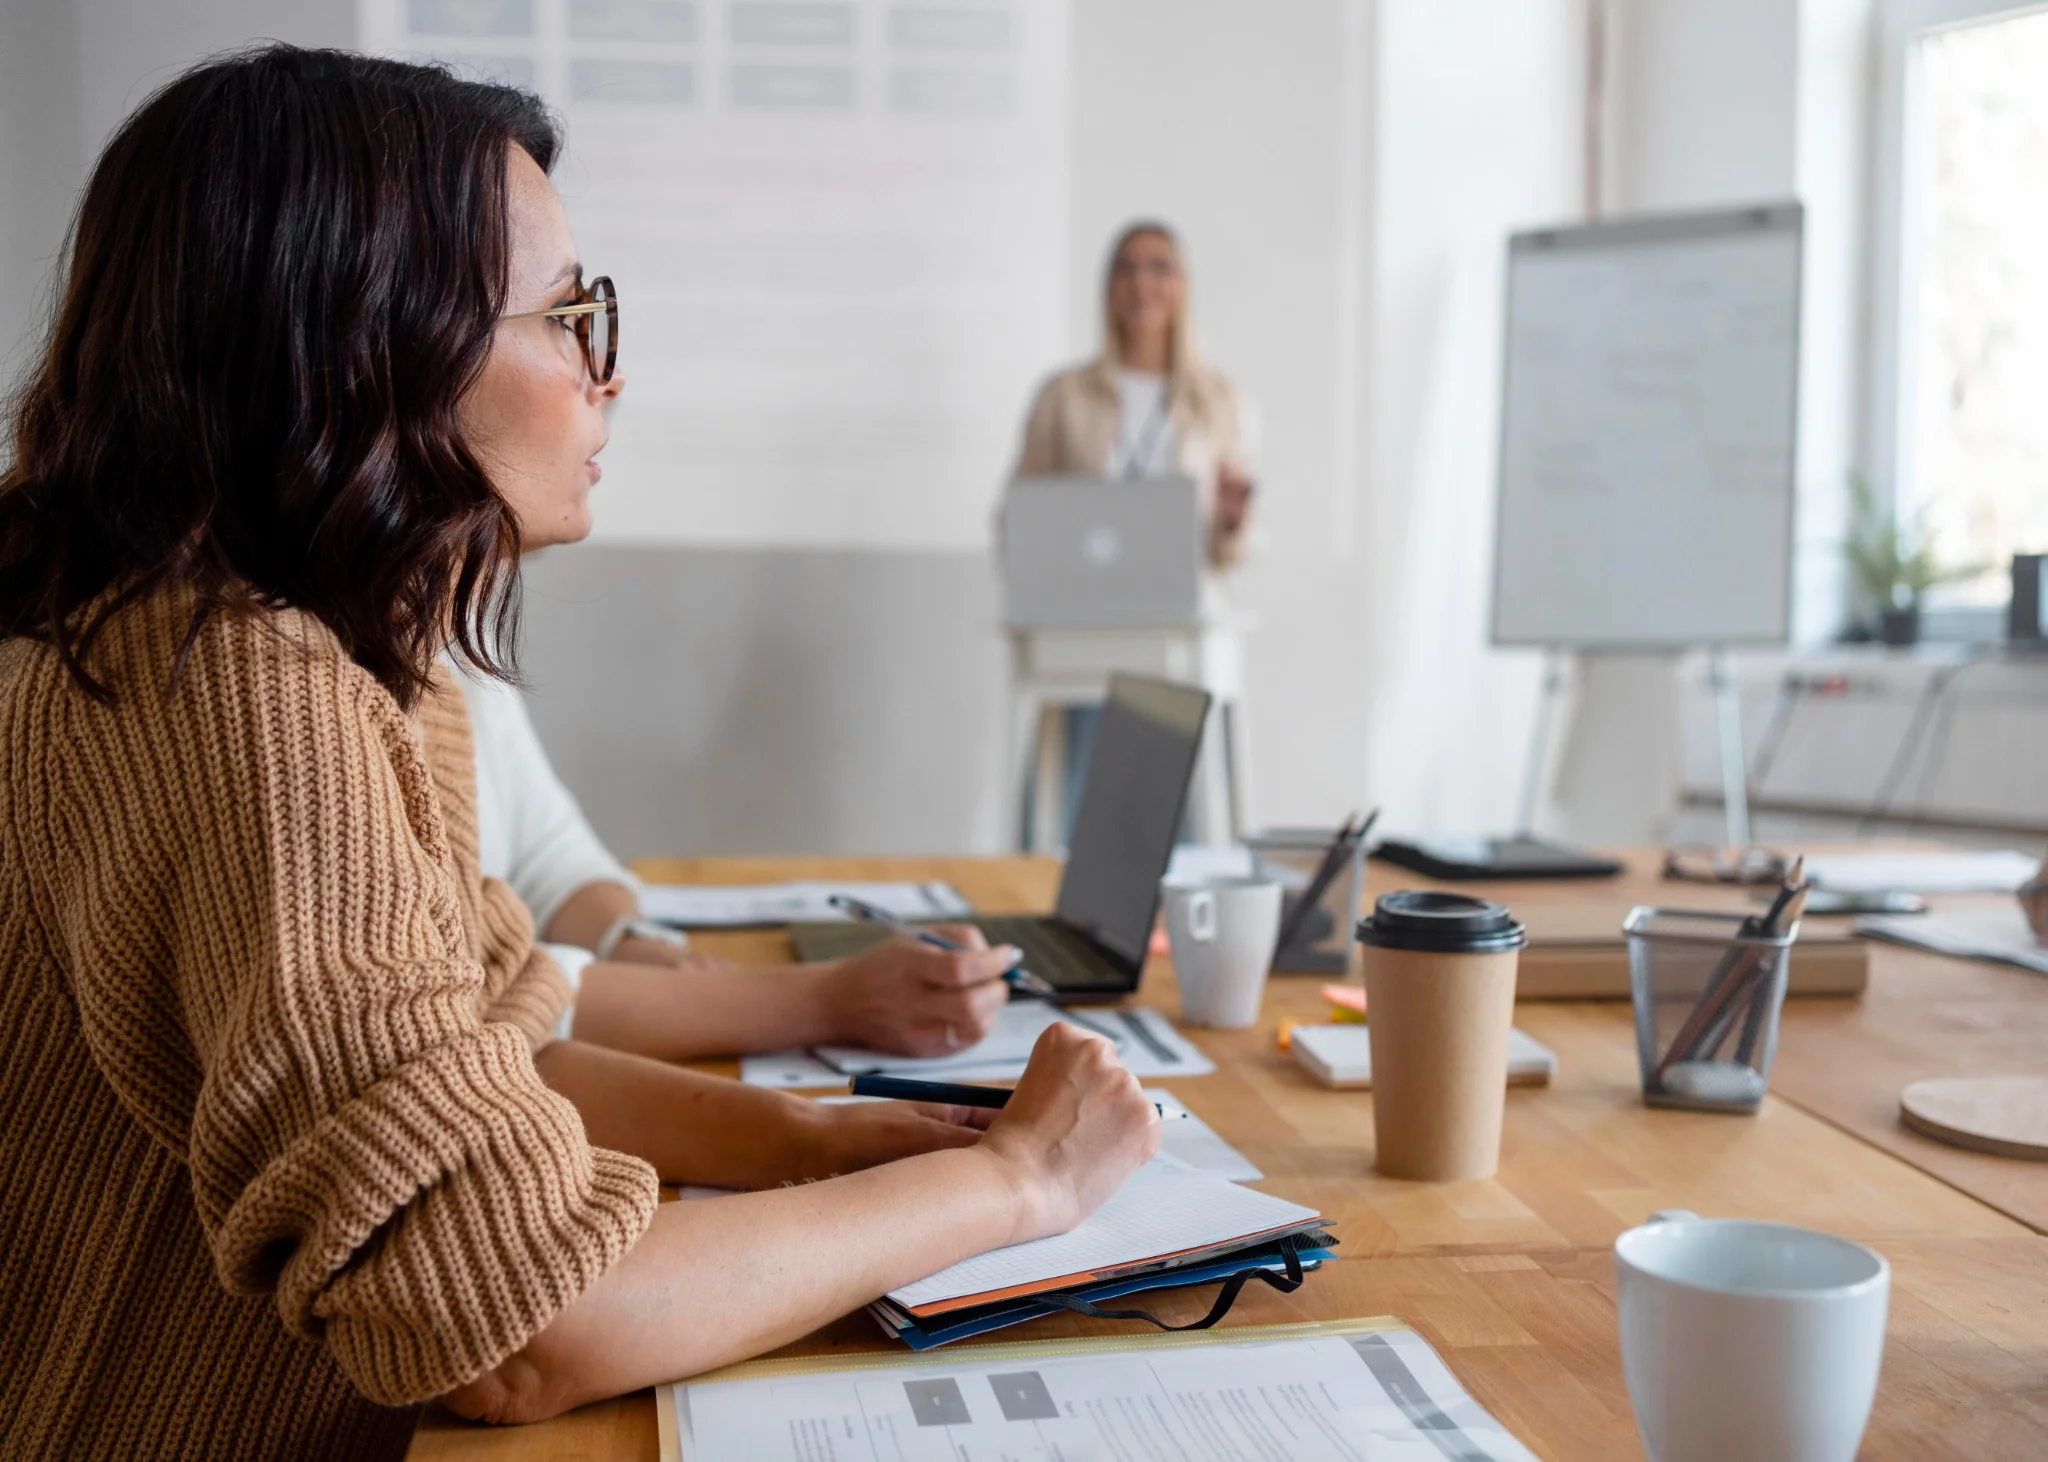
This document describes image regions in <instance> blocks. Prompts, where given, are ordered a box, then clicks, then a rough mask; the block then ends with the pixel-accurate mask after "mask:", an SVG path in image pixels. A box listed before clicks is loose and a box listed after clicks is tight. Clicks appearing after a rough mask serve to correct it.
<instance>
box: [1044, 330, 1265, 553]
mask: <svg viewBox="0 0 2048 1462" xmlns="http://www.w3.org/2000/svg"><path fill="white" fill-rule="evenodd" d="M1170 409H1171V412H1172V416H1173V440H1174V457H1175V465H1176V466H1178V467H1179V469H1180V470H1181V471H1182V472H1185V473H1186V474H1187V475H1188V476H1190V477H1192V478H1194V480H1195V481H1196V482H1197V483H1198V484H1199V485H1200V487H1201V491H1202V499H1203V504H1204V506H1203V519H1204V521H1205V522H1206V523H1208V525H1209V528H1208V534H1209V562H1210V564H1211V565H1212V566H1214V567H1215V568H1218V569H1227V568H1229V567H1230V566H1231V565H1232V564H1234V563H1236V562H1237V561H1238V559H1239V558H1240V557H1242V556H1243V553H1244V543H1243V539H1244V530H1243V526H1242V525H1240V526H1239V528H1238V531H1236V532H1234V533H1225V532H1223V531H1221V530H1220V529H1218V528H1217V527H1216V521H1215V501H1216V469H1217V468H1218V467H1219V466H1220V465H1222V464H1223V463H1225V462H1231V463H1234V464H1235V465H1236V466H1238V467H1239V468H1240V469H1243V470H1245V471H1250V470H1251V463H1250V462H1249V461H1248V460H1247V456H1248V453H1247V444H1246V440H1245V437H1246V432H1245V421H1244V416H1245V413H1244V407H1243V404H1242V403H1241V402H1240V401H1239V399H1238V394H1237V389H1236V388H1235V387H1234V386H1232V385H1231V384H1230V382H1229V381H1228V380H1226V379H1224V377H1223V375H1222V373H1221V372H1219V371H1217V370H1215V369H1213V368H1212V367H1210V366H1207V365H1198V366H1196V367H1195V368H1194V370H1193V371H1191V372H1190V373H1189V375H1188V377H1187V378H1186V379H1182V380H1176V381H1175V382H1174V385H1173V399H1172V404H1171V408H1170ZM1122 416H1123V407H1122V403H1121V402H1120V401H1119V399H1118V397H1117V391H1116V374H1115V371H1114V369H1113V368H1112V367H1111V366H1110V365H1109V363H1108V362H1107V361H1103V360H1094V361H1090V362H1089V363H1088V364H1086V365H1080V366H1075V367H1073V368H1072V369H1071V370H1064V371H1061V372H1060V373H1059V374H1058V375H1056V376H1054V377H1052V378H1051V379H1050V380H1048V381H1047V382H1046V383H1045V384H1044V385H1043V386H1041V387H1039V388H1038V396H1037V399H1036V400H1034V401H1033V402H1032V403H1031V414H1030V415H1029V416H1027V417H1026V418H1025V420H1024V448H1023V450H1022V451H1021V452H1020V453H1019V454H1018V457H1017V466H1016V468H1015V470H1014V471H1012V472H1011V474H1010V476H1011V478H1012V479H1015V478H1019V477H1047V476H1056V475H1065V474H1100V473H1101V472H1102V471H1103V470H1104V468H1105V467H1106V466H1107V465H1108V463H1109V458H1110V453H1111V452H1112V451H1114V450H1115V447H1116V434H1117V429H1118V427H1119V426H1120V425H1121V422H1122Z"/></svg>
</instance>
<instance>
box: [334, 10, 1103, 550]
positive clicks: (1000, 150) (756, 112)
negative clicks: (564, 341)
mask: <svg viewBox="0 0 2048 1462" xmlns="http://www.w3.org/2000/svg"><path fill="white" fill-rule="evenodd" d="M1066 23H1067V22H1066V3H1065V0H936V3H898V0H359V24H360V28H361V42H362V45H363V47H364V48H365V49H367V50H373V51H378V52H382V53H385V54H389V55H395V56H404V57H408V58H414V59H425V58H432V59H435V60H440V61H444V62H447V63H449V64H450V65H452V66H454V67H455V68H456V69H458V70H459V71H461V72H463V73H464V74H468V75H476V76H484V77H490V78H494V79H499V80H505V81H510V82H512V83H515V84H517V85H521V86H525V87H529V88H531V89H533V90H534V91H536V92H538V93H539V94H540V95H541V96H542V97H544V98H545V99H546V100H547V102H548V103H549V105H550V106H551V107H553V108H554V109H555V110H556V112H557V113H558V114H559V115H560V116H561V118H562V119H563V121H564V123H565V124H566V127H567V132H568V143H569V145H568V149H567V152H566V154H565V155H564V157H563V158H562V159H561V161H560V162H559V163H558V165H557V167H556V169H555V184H556V187H557V188H558V189H559V190H560V192H561V194H562V198H563V201H564V202H565V204H566V205H567V207H568V211H569V218H570V222H571V224H572V226H573V227H574V229H575V231H576V237H577V243H578V246H579V248H580V249H581V252H582V255H583V261H584V266H585V271H586V273H587V274H588V275H591V276H595V275H600V274H608V275H610V276H611V278H612V280H613V282H614V284H615V285H616V287H617V289H618V293H619V301H620V318H619V338H620V356H619V366H620V370H621V372H622V374H624V375H625V377H626V380H627V385H626V390H625V393H624V395H623V396H622V398H621V400H620V402H619V405H618V407H617V408H616V415H615V417H614V421H613V432H612V441H611V444H610V446H609V447H608V448H607V449H606V451H605V454H604V456H603V458H602V459H601V460H602V462H603V465H604V469H605V476H604V480H603V482H602V483H601V484H600V485H599V487H598V496H597V497H596V498H595V500H594V503H595V507H596V512H597V524H598V526H597V532H596V535H595V536H596V537H597V538H599V539H605V540H611V541H615V542H643V543H647V542H651V543H673V544H699V545H729V546H767V547H837V548H856V549H901V548H912V549H961V548H978V547H981V546H983V545H984V544H986V542H987V540H988V533H989V523H990V513H991V510H992V507H993V504H994V501H995V497H996V494H997V491H998V489H999V486H1000V484H1001V482H1002V480H1003V478H1004V477H1005V476H1006V474H1007V472H1008V469H1009V466H1010V464H1011V462H1012V460H1013V459H1014V456H1015V453H1016V450H1017V442H1018V438H1019V435H1020V432H1021V428H1022V420H1023V415H1024V411H1025V408H1026V406H1027V405H1028V398H1029V395H1030V392H1031V389H1032V387H1033V385H1034V384H1035V383H1036V382H1037V381H1038V380H1039V379H1040V378H1042V377H1043V376H1044V375H1045V374H1046V373H1047V372H1049V371H1050V370H1052V369H1053V368H1055V367H1056V366H1057V365H1059V364H1061V363H1063V354H1064V348H1065V345H1066V322H1067V277H1066V235H1067V226H1066V200H1067V172H1066V168H1067V156H1066V147H1067V138H1066V123H1065V105H1066V102H1065V88H1066V74H1065V73H1066V54H1067V41H1066Z"/></svg>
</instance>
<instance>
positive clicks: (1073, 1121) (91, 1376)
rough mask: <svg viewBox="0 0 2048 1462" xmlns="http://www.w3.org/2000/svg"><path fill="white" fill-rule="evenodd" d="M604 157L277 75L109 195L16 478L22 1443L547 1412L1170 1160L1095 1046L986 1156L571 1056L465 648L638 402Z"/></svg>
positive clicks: (510, 127)
mask: <svg viewBox="0 0 2048 1462" xmlns="http://www.w3.org/2000/svg"><path fill="white" fill-rule="evenodd" d="M556 146H557V139H556V135H555V132H554V130H553V127H552V126H551V124H550V123H549V121H548V119H547V117H546V116H545V114H544V113H543V112H542V111H540V110H539V108H538V107H537V105H536V104H535V103H534V102H533V101H532V100H531V99H530V98H528V97H526V96H524V95H522V94H520V93H518V92H514V91H510V90H506V89H502V88H497V87H491V86H483V85H477V84H473V83H467V82H461V81H457V80H455V79H453V78H451V77H450V76H448V75H447V74H445V73H443V72H441V71H438V70H434V69H430V68H421V67H414V66H408V65H404V64H401V63H397V62H391V61H377V60H369V59H365V58H362V57H358V56H353V55H349V54H346V53H339V52H309V51H300V50H295V49H291V48H288V47H275V48H270V49H265V50H260V51H255V52H252V53H249V54H246V55H242V56H237V57H231V58H228V59H224V60H220V61H216V62H212V63H208V64H206V65H203V66H200V67H198V68H197V69H195V70H193V71H191V72H189V73H187V74H186V75H185V76H183V77H180V78H179V79H178V80H176V81H174V82H172V83H171V84H170V85H169V86H167V87H166V88H164V89H163V90H162V91H161V92H159V93H158V94H157V95H156V96H154V97H153V98H151V99H150V100H149V101H148V102H147V103H146V104H145V105H144V106H143V107H142V108H141V109H140V110H139V111H138V112H137V113H136V114H135V115H134V116H133V117H132V118H130V120H129V121H128V122H127V123H126V124H125V125H124V126H123V127H122V128H121V130H120V131H119V133H118V134H117V135H116V136H115V138H114V139H113V141H112V142H111V143H110V144H109V146H108V148H107V150H106V152H105V154H104V155H103V156H102V158H101V159H100V161H99V163H98V165H97V166H96V168H95V170H94V173H93V176H92V179H91V181H90V184H89V186H88V188H87V190H86V193H85V197H84V199H83V201H82V203H81V205H80V210H79V214H78V217H77V220H76V222H75V225H74V228H73V232H72V236H71V243H70V254H69V261H68V269H67V273H66V276H65V278H64V281H63V285H62V289H61V295H60V300H59V305H58V310H57V314H56V318H55V320H54V322H53V326H52V329H51V335H50V339H49V344H48V348H47V350H46V352H45V353H44V355H43V357H42V359H41V361H40V363H39V366H38V368H37V369H36V370H35V371H34V372H33V374H32V375H31V377H30V378H29V379H28V381H27V382H26V384H25V386H24V388H23V391H22V394H21V396H20V398H19V400H18V402H17V405H16V408H15V413H14V421H13V438H12V457H11V460H10V461H9V462H8V463H7V464H6V465H5V467H4V469H0V754H4V758H5V764H4V768H0V968H4V971H5V979H4V980H0V1057H4V1059H0V1233H4V1235H5V1241H4V1242H0V1453H4V1454H5V1455H6V1456H8V1457H10V1458H15V1457H66V1458H72V1457H87V1456H114V1455H120V1456H130V1455H150V1456H194V1457H197V1456H235V1457H260V1456H275V1457H304V1456H315V1455H335V1456H351V1457H354V1456H375V1455H388V1454H394V1453H396V1452H399V1451H401V1450H402V1449H403V1448H404V1445H405V1441H406V1437H407V1435H408V1433H409V1431H410V1427H411V1421H412V1417H413V1414H414V1412H413V1408H416V1407H417V1405H418V1404H419V1403H421V1402H424V1401H426V1400H428V1399H429V1398H433V1397H444V1398H446V1399H447V1400H448V1402H449V1404H450V1405H452V1406H453V1407H454V1408H455V1409H456V1410H458V1411H460V1412H462V1413H464V1414H465V1415H470V1416H477V1417H485V1418H490V1419H495V1420H518V1419H526V1418H533V1417H540V1416H546V1415H549V1414H552V1413H554V1412H556V1411H559V1410H562V1409H564V1408H566V1407H569V1406H573V1405H576V1404H578V1403H580V1402H583V1401H586V1400H590V1399H593V1398H596V1397H600V1396H605V1395H610V1394H614V1393H617V1392H620V1391H625V1390H630V1389H633V1388H635V1387H639V1386H643V1385H646V1384H648V1383H650V1382H654V1381H658V1380H662V1379H666V1378H670V1377H674V1376H679V1375H685V1374H689V1373H691V1372H694V1371H697V1370H700V1369H703V1368H705V1367H707V1366H711V1365H716V1364H720V1363H723V1362H726V1361H729V1360H733V1359H736V1358H739V1357H741V1356H744V1355H747V1354H751V1353H754V1352H757V1351H760V1350H763V1349H766V1348H769V1347H772V1346H775V1345H778V1344H781V1343H783V1342H785V1341H787V1340H790V1339H792V1338H794V1337H796V1336H799V1335H801V1334H804V1333H805V1332H807V1331H808V1330H810V1329H812V1328H814V1327H815V1326H816V1325H818V1324H819V1323H821V1322H823V1321H824V1320H826V1319H829V1318H831V1317H833V1316H835V1315H839V1314H842V1313H844V1312H846V1311H848V1310H850V1309H853V1308H855V1307H857V1306H858V1305H859V1304H861V1303H862V1302H864V1301H866V1300H868V1299H870V1298H872V1297H873V1296H874V1295H876V1294H878V1293H880V1292H882V1291H883V1290H886V1289H888V1288H890V1287H893V1286H895V1285H898V1284H901V1283H904V1282H907V1281H909V1280H911V1279H914V1278H916V1277H918V1276H920V1275H922V1274H926V1273H929V1272H931V1271H933V1270H935V1269H937V1268H940V1267H942V1266H944V1265H946V1264H949V1263H952V1262H954V1261H956V1260H958V1259H960V1258H963V1257H965V1256H967V1255H969V1254H972V1253H975V1252H977V1251H980V1250H984V1249H988V1248H992V1247H995V1246H998V1245H1001V1244H1005V1243H1010V1242H1015V1241H1018V1240H1022V1239H1027V1238H1031V1237H1035V1236H1037V1235H1041V1234H1045V1233H1051V1232H1056V1231H1058V1230H1059V1229H1061V1228H1063V1227H1065V1226H1068V1225H1070V1224H1072V1223H1074V1222H1075V1221H1077V1220H1078V1219H1079V1218H1080V1217H1081V1216H1082V1215H1083V1214H1085V1213H1086V1212H1088V1211H1089V1210H1090V1209H1091V1208H1092V1207H1093V1206H1094V1205H1095V1204H1097V1203H1098V1202H1100V1201H1101V1199H1102V1198H1103V1197H1105V1196H1106V1195H1107V1194H1108V1193H1109V1192H1111V1191H1113V1190H1114V1189H1115V1187H1116V1186H1117V1185H1118V1184H1119V1183H1121V1182H1122V1180H1123V1178H1124V1177H1125V1175H1126V1174H1128V1173H1129V1172H1130V1170H1131V1169H1132V1168H1133V1167H1134V1166H1135V1165H1136V1164H1137V1163H1139V1162H1141V1161H1142V1160H1143V1159H1144V1158H1145V1157H1146V1155H1147V1154H1149V1153H1150V1152H1151V1151H1152V1150H1153V1148H1154V1147H1155V1146H1156V1144H1157V1141H1158V1131H1157V1120H1156V1117H1155V1116H1154V1115H1153V1114H1152V1111H1151V1108H1150V1106H1149V1105H1148V1104H1147V1103H1145V1102H1144V1100H1143V1099H1142V1097H1140V1095H1139V1094H1138V1092H1137V1089H1136V1083H1135V1082H1134V1081H1133V1080H1132V1078H1131V1077H1130V1075H1129V1074H1128V1073H1127V1072H1125V1071H1124V1070H1123V1069H1122V1068H1121V1067H1120V1066H1118V1065H1117V1064H1116V1063H1115V1060H1114V1057H1113V1055H1112V1054H1111V1053H1110V1051H1109V1049H1108V1047H1107V1045H1106V1043H1102V1042H1099V1041H1096V1040H1095V1039H1093V1038H1091V1037H1086V1036H1082V1035H1078V1034H1071V1033H1066V1032H1054V1033H1052V1034H1051V1035H1049V1036H1048V1037H1047V1039H1046V1040H1045V1041H1044V1042H1042V1043H1041V1045H1040V1047H1039V1049H1038V1051H1037V1052H1036V1054H1035V1055H1034V1057H1033V1061H1032V1065H1031V1069H1030V1071H1029V1072H1028V1073H1027V1075H1026V1076H1025V1079H1024V1081H1023V1083H1022V1084H1021V1085H1020V1086H1019V1088H1018V1092H1017V1095H1016V1097H1015V1098H1014V1099H1013V1101H1012V1102H1011V1104H1010V1105H1009V1106H1008V1107H1007V1108H1006V1109H1005V1110H1004V1111H1003V1112H1002V1113H1001V1114H1000V1115H998V1116H997V1117H996V1118H995V1119H994V1121H993V1122H992V1123H990V1124H989V1126H988V1128H987V1130H986V1132H981V1131H978V1130H975V1129H973V1128H971V1127H969V1126H968V1125H966V1119H967V1115H968V1114H965V1113H962V1112H959V1111H957V1110H950V1109H922V1110H913V1109H905V1108H900V1107H896V1106H895V1105H894V1104H877V1105H875V1106H873V1107H825V1106H820V1105H818V1104H815V1103H810V1102H805V1101H801V1100H798V1099H795V1098H791V1097H788V1096H785V1095H782V1094H779V1093H773V1092H766V1091H760V1090H756V1089H750V1088H746V1087H742V1086H740V1085H739V1084H737V1083H734V1082H721V1081H716V1080H713V1079H711V1078H706V1077H700V1076H697V1075H694V1074H692V1073H689V1072H685V1071H681V1070H679V1069H677V1068H674V1067H670V1066H665V1065H662V1064H661V1063H658V1062H654V1061H650V1060H646V1059H643V1058H640V1057H635V1056H631V1055H627V1054H624V1053H620V1052H615V1051H608V1050H602V1049H598V1048H595V1047H590V1046H586V1045H581V1044H579V1043H577V1042H574V1041H563V1040H553V1039H551V1038H550V1030H551V1027H552V1026H553V1024H554V1022H555V1021H556V1019H557V1017H558V1015H559V1014H560V1011H561V1009H562V1007H563V1005H564V1003H565V1001H566V998H567V988H566V985H565V983H564V981H563V979H562V977H561V975H560V973H559V971H558V970H557V969H556V968H555V967H554V965H553V963H552V962H551V961H550V960H549V959H548V957H547V956H546V955H545V953H543V952H540V951H538V950H537V949H536V948H535V946H534V943H533V937H532V928H531V922H530V920H529V919H528V917H527V915H526V914H525V912H524V910H523V909H522V908H521V907H520V906H519V905H518V903H517V901H516V899H514V897H513V896H512V895H511V893H510V892H509V890H507V889H506V888H505V886H504V885H503V884H502V883H499V882H497V881H496V880H492V879H486V878H483V877H482V876H481V875H480V874H479V873H478V871H477V847H476V829H475V820H474V791H473V786H474V784H473V777H472V772H471V763H470V744H469V729H468V722H467V719H466V717H465V715H464V711H463V701H462V697H461V695H460V693H459V691H457V690H456V689H455V688H454V686H453V684H452V682H451V680H450V678H449V674H448V671H447V668H446V666H445V665H444V664H443V663H442V657H443V655H444V654H446V653H452V654H454V655H455V656H457V657H458V658H460V659H461V660H463V661H465V662H467V664H468V665H469V666H470V667H472V668H475V669H478V670H481V671H483V672H485V673H492V674H504V673H506V672H507V670H508V668H509V667H508V665H507V663H506V661H505V660H504V659H503V658H502V650H503V648H504V647H509V646H512V645H513V644H514V643H515V630H516V595H517V589H518V555H519V553H520V551H521V550H522V549H527V548H533V547H537V546H539V545H541V544H544V543H553V542H564V541H567V540H570V539H573V538H577V537H580V536H582V534H583V533H584V532H585V531H587V529H588V526H589V506H588V497H589V492H590V488H591V486H592V485H593V483H594V482H595V481H596V479H597V475H598V473H597V467H596V460H595V459H596V456H597V453H598V451H599V450H600V449H601V448H602V446H603V445H604V439H605V435H606V427H605V416H604V408H605V405H606V403H607V402H608V401H609V399H610V398H611V397H612V396H613V395H614V394H615V393H616V392H617V391H618V390H619V388H620V384H621V382H620V378H619V377H618V376H617V375H616V374H615V373H614V359H613V353H614V351H615V348H616V341H617V338H618V337H617V332H616V312H617V301H616V299H615V298H614V297H613V296H612V294H611V290H610V287H609V285H608V283H607V282H606V281H604V280H597V281H595V282H593V283H592V284H590V285H589V286H587V287H586V286H585V285H584V283H583V280H582V271H581V268H580V266H579V265H578V264H577V262H576V253H575V249H574V245H573V241H572V240H571V238H570V235H569V230H568V225H567V221H566V218H565V217H564V215H563V212H562V209H561V205H560V203H559V201H558V200H557V199H556V197H555V194H554V191H553V189H552V188H551V187H550V185H549V183H548V181H547V177H546V170H547V168H548V166H549V164H550V163H551V162H552V161H553V158H554V155H555V151H556ZM835 1174H844V1175H845V1176H833V1175H835ZM657 1175H659V1176H660V1177H661V1178H665V1179H670V1180H675V1181H690V1182H697V1183H704V1184H711V1185H716V1186H724V1187H734V1188H747V1189H759V1190H762V1191H753V1192H746V1193H741V1194H738V1195H736V1196H733V1197H729V1198H720V1199H714V1200H712V1201H709V1202H701V1203H680V1204H670V1205H666V1206H664V1207H661V1208H659V1209H657V1207H656V1194H657ZM807 1178H817V1179H824V1180H825V1181H819V1182H815V1183H801V1184H798V1183H797V1180H801V1179H807ZM778 1184H782V1185H786V1186H780V1187H778V1186H776V1185H778Z"/></svg>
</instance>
